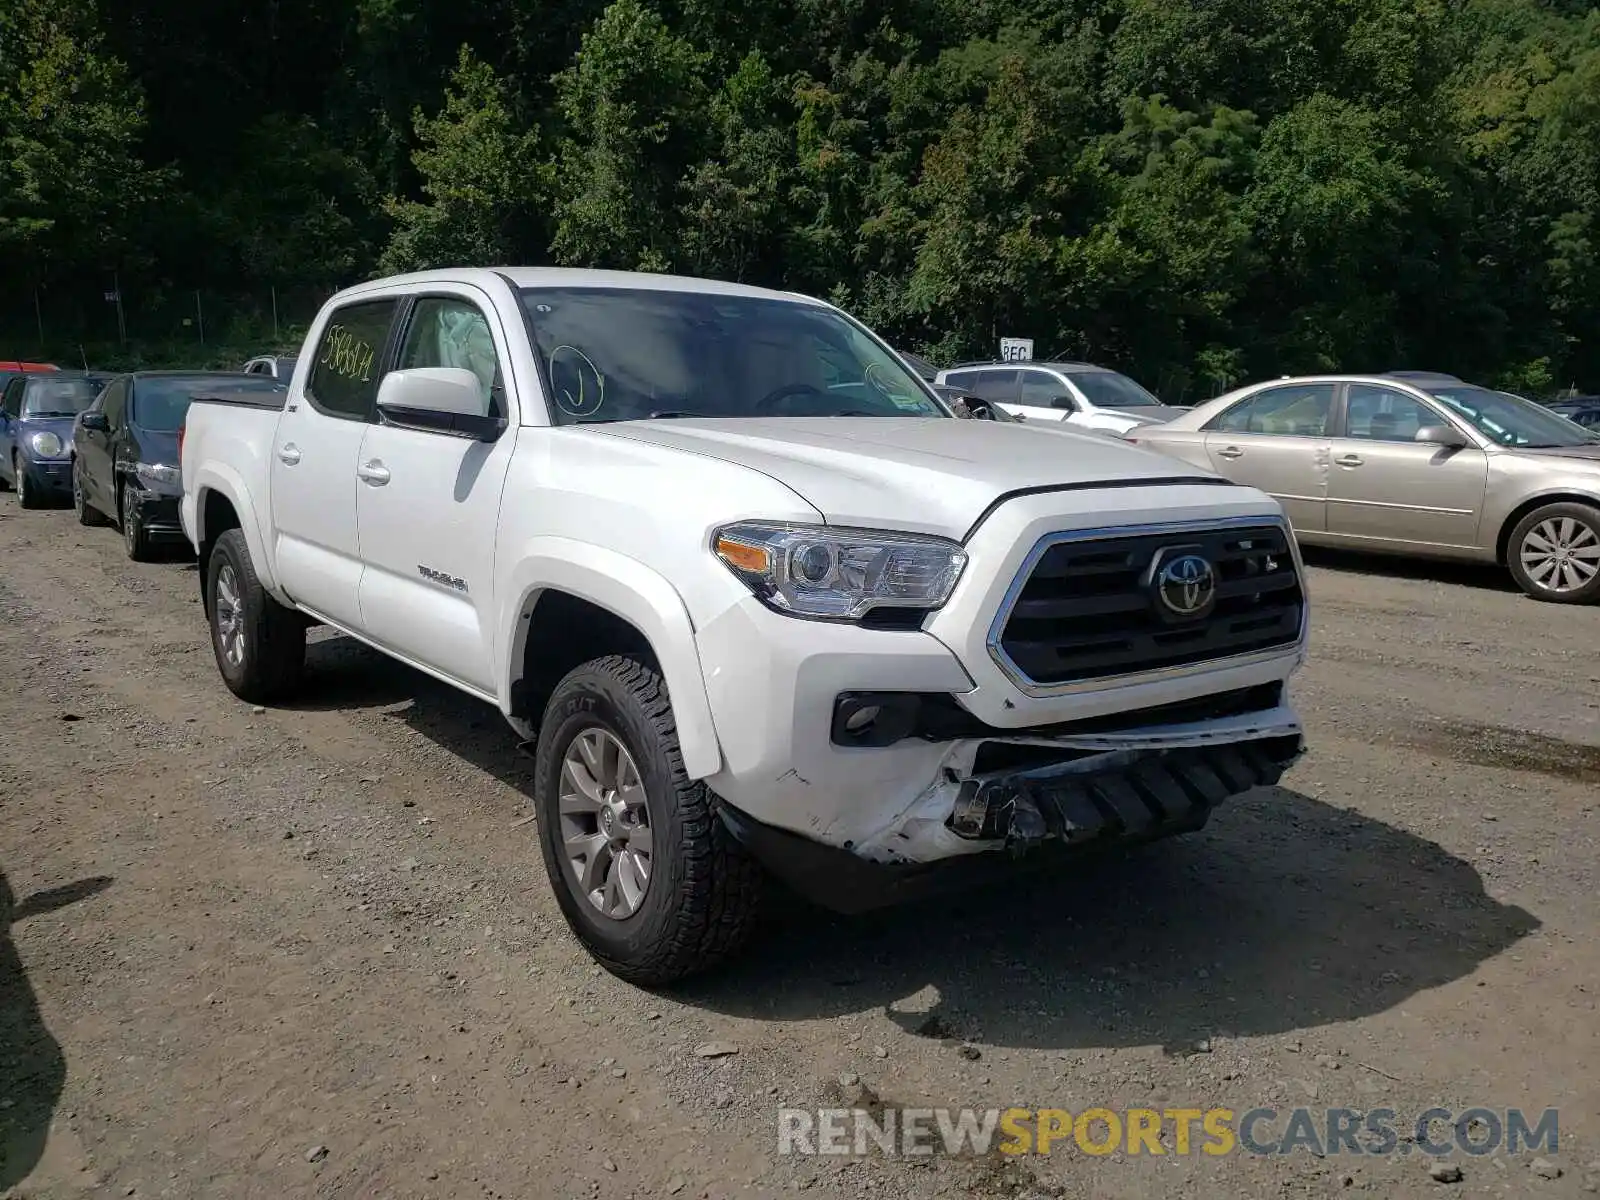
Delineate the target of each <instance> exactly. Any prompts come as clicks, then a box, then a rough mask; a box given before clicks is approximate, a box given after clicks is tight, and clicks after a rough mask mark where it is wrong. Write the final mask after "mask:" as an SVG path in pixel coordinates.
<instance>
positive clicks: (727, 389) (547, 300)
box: [522, 287, 950, 425]
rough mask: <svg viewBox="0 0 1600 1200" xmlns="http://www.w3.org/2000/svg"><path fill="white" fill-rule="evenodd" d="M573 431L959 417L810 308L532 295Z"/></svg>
mask: <svg viewBox="0 0 1600 1200" xmlns="http://www.w3.org/2000/svg"><path fill="white" fill-rule="evenodd" d="M522 302H523V304H524V305H525V306H526V307H527V310H528V314H529V316H530V317H531V318H532V324H533V332H534V341H535V343H536V344H537V346H538V349H539V356H540V358H541V360H542V364H543V366H544V368H545V370H546V372H547V378H548V379H549V382H550V387H551V390H552V392H553V393H554V396H553V399H554V409H555V411H554V413H553V414H552V415H553V417H554V419H555V420H556V421H557V422H558V423H560V424H563V425H573V424H588V423H594V422H608V421H639V420H648V419H650V418H651V417H947V416H949V415H950V414H949V413H948V412H946V411H945V409H944V408H943V407H941V406H940V405H939V404H938V403H937V402H935V401H934V400H933V398H932V397H930V396H929V394H928V392H927V390H926V389H925V388H924V386H923V384H922V383H921V381H920V380H918V379H917V378H916V377H915V376H913V375H912V374H911V373H910V372H908V371H907V370H906V368H905V367H904V366H902V365H901V363H900V362H899V360H898V359H897V358H896V357H895V356H894V355H893V354H891V353H890V352H889V351H888V350H886V349H884V347H883V346H882V345H880V344H879V343H878V342H877V341H876V340H875V339H874V338H873V337H872V336H871V335H869V334H868V333H867V332H866V331H865V330H863V329H862V328H861V327H860V326H859V325H857V324H855V323H854V322H853V321H850V320H848V319H847V318H845V317H844V316H842V315H840V314H839V313H837V312H834V311H832V310H831V309H826V308H822V307H820V306H818V305H813V304H806V303H803V302H800V301H791V300H776V299H767V298H765V297H753V296H719V295H711V294H707V293H702V292H675V291H658V290H654V289H643V288H640V289H631V288H628V289H625V288H582V287H578V288H528V289H525V290H524V291H523V293H522Z"/></svg>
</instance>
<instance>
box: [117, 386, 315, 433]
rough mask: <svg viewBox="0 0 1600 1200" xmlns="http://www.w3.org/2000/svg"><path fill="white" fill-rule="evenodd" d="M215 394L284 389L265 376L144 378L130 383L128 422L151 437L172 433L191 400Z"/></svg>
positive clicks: (187, 409)
mask: <svg viewBox="0 0 1600 1200" xmlns="http://www.w3.org/2000/svg"><path fill="white" fill-rule="evenodd" d="M219 390H221V391H229V392H281V391H283V390H284V385H283V384H282V383H281V382H279V381H278V380H276V379H273V378H271V377H269V376H265V375H183V376H177V377H172V378H166V379H163V378H162V377H160V376H153V377H151V376H146V377H145V378H142V379H138V380H136V381H135V382H134V385H133V406H132V411H131V412H130V413H129V414H128V421H129V423H130V424H132V425H134V426H136V427H138V428H139V429H145V430H148V431H150V432H151V433H174V432H176V431H177V429H178V427H179V426H180V425H182V424H183V418H184V415H185V414H186V413H187V412H188V411H189V402H190V401H191V400H193V399H194V398H195V397H196V396H205V395H208V394H211V393H214V392H217V391H219Z"/></svg>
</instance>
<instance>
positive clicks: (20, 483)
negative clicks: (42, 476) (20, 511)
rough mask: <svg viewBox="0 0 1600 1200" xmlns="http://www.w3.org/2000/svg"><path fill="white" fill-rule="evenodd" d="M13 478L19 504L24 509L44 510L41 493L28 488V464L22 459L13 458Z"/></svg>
mask: <svg viewBox="0 0 1600 1200" xmlns="http://www.w3.org/2000/svg"><path fill="white" fill-rule="evenodd" d="M11 476H12V478H13V479H15V480H16V481H17V482H16V488H17V503H18V504H19V505H20V506H21V507H23V508H43V507H44V501H42V500H41V499H39V493H38V492H36V491H34V490H33V488H31V487H30V486H28V464H27V463H25V462H23V461H22V459H20V458H18V457H15V456H13V457H12V459H11Z"/></svg>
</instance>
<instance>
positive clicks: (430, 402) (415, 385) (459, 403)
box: [378, 367, 506, 442]
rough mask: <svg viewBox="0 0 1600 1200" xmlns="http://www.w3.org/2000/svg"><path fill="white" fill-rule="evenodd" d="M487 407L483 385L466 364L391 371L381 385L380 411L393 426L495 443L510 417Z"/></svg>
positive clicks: (379, 391)
mask: <svg viewBox="0 0 1600 1200" xmlns="http://www.w3.org/2000/svg"><path fill="white" fill-rule="evenodd" d="M486 407H487V406H486V405H485V403H484V395H483V384H482V383H480V382H479V380H478V377H477V376H476V375H474V374H473V373H472V372H471V371H468V370H466V369H465V368H464V367H413V368H411V369H410V370H408V371H390V372H389V373H388V374H387V375H385V376H384V377H383V382H382V383H380V384H379V385H378V413H379V415H380V416H382V417H383V419H384V420H385V421H387V422H388V423H389V424H391V425H403V426H407V427H410V428H414V429H427V430H432V431H433V432H436V433H453V434H456V435H458V436H461V437H470V438H474V439H476V440H478V441H480V442H492V441H494V440H495V439H496V438H498V437H499V436H500V434H501V433H503V432H504V431H505V427H506V419H505V418H504V417H495V416H490V415H489V414H488V413H487V412H486V411H485V409H486Z"/></svg>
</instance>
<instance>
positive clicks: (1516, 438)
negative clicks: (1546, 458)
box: [1427, 383, 1600, 450]
mask: <svg viewBox="0 0 1600 1200" xmlns="http://www.w3.org/2000/svg"><path fill="white" fill-rule="evenodd" d="M1427 390H1428V391H1429V392H1430V393H1431V394H1432V395H1433V397H1434V398H1435V399H1436V400H1438V401H1440V402H1441V403H1442V404H1444V405H1445V406H1446V407H1447V408H1449V409H1450V410H1451V411H1452V412H1454V413H1455V414H1456V415H1457V416H1459V417H1463V418H1465V419H1466V420H1467V421H1469V422H1471V424H1472V426H1473V428H1475V429H1476V430H1477V431H1478V432H1479V433H1481V434H1483V436H1484V437H1486V438H1488V439H1489V440H1490V441H1492V442H1494V443H1496V444H1497V445H1500V446H1521V447H1524V448H1526V449H1529V450H1538V449H1554V448H1556V447H1558V446H1589V445H1593V444H1595V443H1596V442H1600V438H1597V437H1596V436H1595V435H1594V434H1592V433H1590V432H1589V431H1588V430H1586V429H1584V428H1583V427H1582V426H1581V425H1578V424H1576V423H1574V422H1572V421H1569V420H1567V419H1566V418H1565V417H1563V416H1559V415H1557V414H1556V413H1553V412H1551V411H1550V410H1549V409H1547V408H1543V407H1541V406H1540V405H1537V404H1535V403H1533V402H1532V401H1531V400H1523V399H1521V398H1520V397H1517V396H1511V395H1507V394H1506V393H1505V392H1491V391H1490V390H1489V389H1488V388H1480V387H1473V386H1472V385H1471V384H1465V383H1463V384H1460V385H1454V384H1441V385H1440V386H1438V387H1430V388H1428V389H1427Z"/></svg>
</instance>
